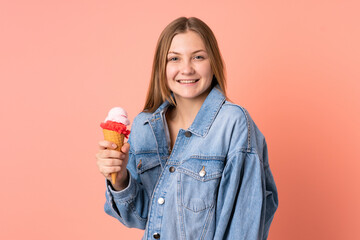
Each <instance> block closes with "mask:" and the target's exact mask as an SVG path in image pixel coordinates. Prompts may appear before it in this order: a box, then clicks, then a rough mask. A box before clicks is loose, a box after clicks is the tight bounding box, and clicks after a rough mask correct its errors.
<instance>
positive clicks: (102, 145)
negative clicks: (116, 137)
mask: <svg viewBox="0 0 360 240" xmlns="http://www.w3.org/2000/svg"><path fill="white" fill-rule="evenodd" d="M99 148H100V149H101V150H104V149H116V148H117V145H116V144H115V143H113V142H110V141H107V140H101V141H99Z"/></svg>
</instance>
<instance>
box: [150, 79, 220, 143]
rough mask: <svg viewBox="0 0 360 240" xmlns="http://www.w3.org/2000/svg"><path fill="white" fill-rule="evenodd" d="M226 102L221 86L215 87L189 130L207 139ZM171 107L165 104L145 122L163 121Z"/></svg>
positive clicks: (167, 103) (166, 102)
mask: <svg viewBox="0 0 360 240" xmlns="http://www.w3.org/2000/svg"><path fill="white" fill-rule="evenodd" d="M225 100H226V99H225V96H224V95H223V94H222V93H221V91H220V90H219V86H218V85H217V86H215V87H213V89H212V90H211V91H210V93H209V95H208V96H207V97H206V99H205V101H204V103H203V104H202V106H201V108H200V110H199V112H198V113H197V115H196V117H195V119H194V122H193V123H192V124H191V126H190V127H189V128H188V129H187V130H188V131H190V132H192V133H193V134H195V135H198V136H201V137H205V136H206V134H207V133H208V131H209V129H210V127H211V125H212V123H213V121H214V119H215V117H216V115H217V113H218V112H219V110H220V108H221V106H222V105H223V103H224V102H225ZM169 105H170V103H169V102H168V101H165V102H163V103H162V104H161V105H160V107H159V108H158V109H156V111H155V112H154V113H153V114H152V115H151V116H150V117H149V118H148V119H147V120H146V121H145V122H148V121H149V122H150V121H152V122H153V121H156V120H158V119H161V117H160V116H161V114H162V112H163V111H164V110H165V109H166V108H167V107H168V106H169Z"/></svg>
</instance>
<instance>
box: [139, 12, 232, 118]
mask: <svg viewBox="0 0 360 240" xmlns="http://www.w3.org/2000/svg"><path fill="white" fill-rule="evenodd" d="M187 31H194V32H196V33H198V34H199V36H200V37H201V39H202V40H203V42H204V45H205V48H206V51H207V53H208V55H209V59H210V65H211V69H212V71H213V73H214V76H213V81H212V87H214V86H215V85H217V84H219V87H220V90H221V91H222V93H223V94H224V96H226V91H225V88H226V79H225V66H224V62H223V59H222V56H221V53H220V50H219V47H218V44H217V41H216V38H215V35H214V33H213V32H212V31H211V29H210V28H209V27H208V26H207V25H206V23H204V22H203V21H201V20H200V19H198V18H196V17H190V18H186V17H180V18H177V19H175V20H174V21H172V22H171V23H170V24H169V25H167V26H166V27H165V29H164V30H163V31H162V33H161V34H160V37H159V39H158V42H157V45H156V49H155V55H154V60H153V66H152V72H151V78H150V84H149V88H148V93H147V96H146V101H145V106H144V109H143V111H144V112H154V111H155V110H156V109H157V108H158V107H159V106H160V105H161V104H162V103H163V102H164V101H165V100H168V101H169V102H170V103H171V104H173V105H176V103H175V100H174V99H173V97H172V95H171V91H170V89H169V87H168V85H167V81H166V63H167V54H168V51H169V49H170V45H171V42H172V39H173V38H174V36H175V35H176V34H179V33H185V32H187Z"/></svg>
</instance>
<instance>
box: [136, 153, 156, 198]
mask: <svg viewBox="0 0 360 240" xmlns="http://www.w3.org/2000/svg"><path fill="white" fill-rule="evenodd" d="M136 170H137V173H138V174H139V176H140V179H141V183H142V184H143V186H144V187H145V189H146V191H147V194H148V196H151V195H152V192H153V190H154V187H155V184H156V182H157V180H158V178H159V176H160V173H161V166H160V159H159V156H158V154H157V153H150V154H149V153H147V154H139V155H137V156H136Z"/></svg>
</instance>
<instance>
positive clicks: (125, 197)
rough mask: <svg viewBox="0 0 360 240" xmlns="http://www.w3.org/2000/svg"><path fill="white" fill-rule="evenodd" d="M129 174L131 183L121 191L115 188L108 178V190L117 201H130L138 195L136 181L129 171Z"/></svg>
mask: <svg viewBox="0 0 360 240" xmlns="http://www.w3.org/2000/svg"><path fill="white" fill-rule="evenodd" d="M128 174H129V185H128V186H127V187H126V188H125V189H123V190H121V191H116V190H114V189H113V187H112V185H111V183H110V181H109V180H107V179H106V189H107V192H108V194H109V195H111V196H112V198H113V199H114V201H116V202H117V203H123V202H128V201H130V200H132V199H134V198H135V196H136V181H135V180H134V179H133V177H132V176H131V174H130V172H128Z"/></svg>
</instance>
